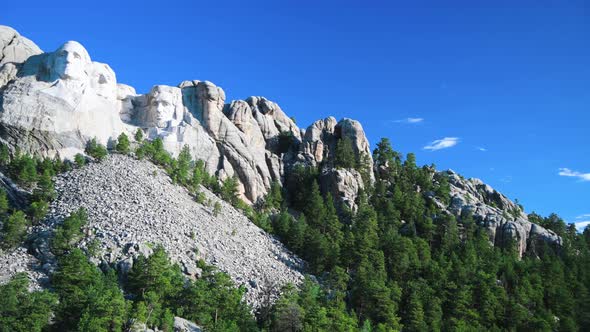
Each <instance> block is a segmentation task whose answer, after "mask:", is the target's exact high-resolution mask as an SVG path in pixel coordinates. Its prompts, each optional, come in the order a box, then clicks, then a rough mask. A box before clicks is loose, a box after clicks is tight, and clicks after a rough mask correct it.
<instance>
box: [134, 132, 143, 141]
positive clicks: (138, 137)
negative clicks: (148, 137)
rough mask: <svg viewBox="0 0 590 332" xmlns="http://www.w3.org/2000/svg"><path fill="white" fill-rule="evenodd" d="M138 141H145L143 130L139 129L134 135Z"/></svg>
mask: <svg viewBox="0 0 590 332" xmlns="http://www.w3.org/2000/svg"><path fill="white" fill-rule="evenodd" d="M133 138H134V139H135V141H136V142H137V143H141V142H143V130H141V129H139V128H138V129H137V131H136V132H135V136H134V137H133Z"/></svg>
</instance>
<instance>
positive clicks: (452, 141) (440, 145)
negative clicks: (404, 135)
mask: <svg viewBox="0 0 590 332" xmlns="http://www.w3.org/2000/svg"><path fill="white" fill-rule="evenodd" d="M457 143H459V138H458V137H445V138H443V139H437V140H436V141H433V142H431V143H430V144H428V145H426V146H425V147H423V149H424V150H431V151H436V150H441V149H447V148H450V147H453V146H455V145H457Z"/></svg>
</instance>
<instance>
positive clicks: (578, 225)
mask: <svg viewBox="0 0 590 332" xmlns="http://www.w3.org/2000/svg"><path fill="white" fill-rule="evenodd" d="M574 225H576V230H578V232H583V231H584V228H586V226H588V225H590V220H587V221H578V222H575V223H574Z"/></svg>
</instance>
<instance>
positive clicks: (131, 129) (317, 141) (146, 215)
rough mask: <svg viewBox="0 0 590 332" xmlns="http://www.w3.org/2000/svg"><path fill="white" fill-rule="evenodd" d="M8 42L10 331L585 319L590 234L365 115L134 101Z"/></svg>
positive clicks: (425, 325)
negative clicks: (445, 163)
mask: <svg viewBox="0 0 590 332" xmlns="http://www.w3.org/2000/svg"><path fill="white" fill-rule="evenodd" d="M0 39H1V42H0V50H1V53H0V54H2V57H1V58H0V60H1V61H2V62H0V65H1V67H0V171H1V174H0V185H1V187H2V190H0V217H1V219H0V226H1V227H0V228H1V232H0V246H1V247H2V251H1V252H0V284H2V285H0V326H2V324H4V325H5V326H8V327H9V328H8V329H9V330H10V329H14V330H17V331H23V330H27V331H30V330H34V331H42V330H56V331H62V330H63V331H69V330H82V331H94V330H100V331H103V330H104V331H111V330H113V331H123V330H134V331H150V330H158V329H161V330H165V331H168V330H172V329H175V330H181V331H187V330H189V328H188V327H182V326H185V325H187V324H189V325H190V324H192V325H191V326H192V327H191V328H194V329H197V327H196V326H193V325H194V323H196V324H198V325H199V326H201V327H203V329H205V330H211V331H238V330H239V331H258V330H263V331H354V330H359V329H360V330H363V331H427V330H432V331H484V330H485V331H487V330H489V331H503V330H507V331H528V330H539V331H552V330H560V331H561V330H563V331H576V330H587V329H590V315H589V314H588V313H590V229H588V230H587V231H586V232H584V233H583V234H579V233H577V232H576V231H575V228H574V227H573V226H572V225H570V226H567V225H566V224H565V222H564V221H563V220H562V219H560V218H559V217H558V216H556V215H550V216H548V217H542V216H539V215H537V214H535V213H529V214H527V213H526V212H525V208H524V207H523V206H521V205H519V204H517V203H516V202H512V201H511V200H510V199H508V198H507V197H506V196H505V195H503V194H502V193H500V192H498V191H497V190H495V189H493V188H492V187H490V186H489V185H487V184H485V183H483V182H482V181H481V180H479V179H465V178H464V177H462V176H461V175H460V174H457V173H456V172H454V171H451V170H447V171H441V170H437V169H436V167H435V165H430V166H420V165H417V164H416V157H415V155H414V154H412V153H408V154H407V155H405V156H404V155H402V154H401V153H399V152H397V151H395V150H394V149H393V147H392V144H391V142H390V141H389V139H387V138H383V139H381V140H380V141H379V142H378V143H377V144H376V145H375V149H373V151H371V144H370V142H369V141H368V139H367V136H366V135H365V131H364V129H363V127H362V125H361V123H359V122H358V121H356V120H352V119H348V118H344V119H342V120H339V121H338V120H336V119H335V118H333V117H328V118H326V119H321V120H318V121H315V122H314V123H313V124H312V125H310V126H309V127H308V128H307V129H301V128H299V127H298V126H297V125H296V123H295V121H294V120H293V119H292V118H290V117H289V116H288V115H287V114H286V113H285V112H283V110H282V109H281V108H280V107H279V106H278V104H276V103H275V102H272V101H270V100H268V99H266V98H264V97H249V98H247V99H246V100H234V101H226V97H225V92H224V91H223V89H222V88H220V87H218V86H216V85H215V84H213V83H211V82H208V81H197V80H191V81H184V82H181V83H180V84H179V85H178V86H165V85H156V86H154V87H153V88H152V89H151V90H150V92H148V93H147V94H138V93H136V92H135V90H134V89H133V88H132V87H130V86H127V85H124V84H120V83H118V82H117V80H116V76H115V73H114V71H113V70H112V69H111V68H110V67H109V66H108V65H106V64H103V63H98V62H93V61H92V60H91V57H90V55H89V54H88V52H87V51H86V49H85V48H84V47H83V46H82V45H81V44H79V43H77V42H74V41H69V42H66V43H64V44H63V45H62V46H60V47H59V48H57V49H56V50H55V51H53V52H42V51H41V50H40V49H38V48H37V47H36V46H35V45H34V44H33V43H32V42H31V41H29V40H27V39H26V38H24V37H21V36H20V35H18V33H16V32H15V31H14V30H13V29H11V28H8V27H3V26H0ZM20 272H24V274H23V273H20ZM191 322H193V323H191Z"/></svg>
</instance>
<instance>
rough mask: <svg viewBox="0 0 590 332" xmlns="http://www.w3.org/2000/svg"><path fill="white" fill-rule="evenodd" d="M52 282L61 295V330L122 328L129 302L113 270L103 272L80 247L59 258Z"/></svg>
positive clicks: (59, 326) (58, 324) (59, 320)
mask: <svg viewBox="0 0 590 332" xmlns="http://www.w3.org/2000/svg"><path fill="white" fill-rule="evenodd" d="M58 263H59V267H58V270H57V271H56V272H55V273H54V274H53V277H52V286H53V288H54V289H55V291H56V293H57V294H58V295H59V307H58V309H57V312H56V317H57V323H56V328H57V329H58V330H68V331H70V330H80V331H122V327H123V325H124V323H125V322H126V317H127V303H126V301H125V299H124V298H123V293H122V292H121V291H120V289H119V287H118V284H117V277H116V275H115V274H114V272H113V271H110V272H109V273H107V275H104V274H103V273H102V272H101V271H100V270H99V269H98V268H97V267H96V266H94V265H93V264H92V263H90V262H89V261H88V259H87V257H86V256H85V255H84V253H83V252H82V251H81V250H80V249H77V248H76V249H72V250H71V252H70V253H69V254H67V255H65V256H60V257H59V259H58Z"/></svg>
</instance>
